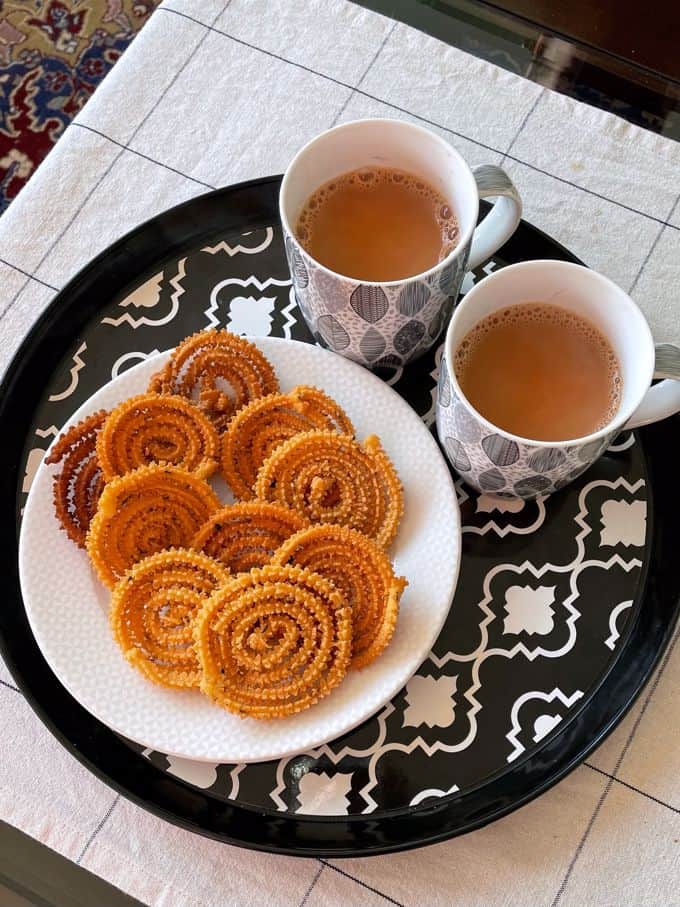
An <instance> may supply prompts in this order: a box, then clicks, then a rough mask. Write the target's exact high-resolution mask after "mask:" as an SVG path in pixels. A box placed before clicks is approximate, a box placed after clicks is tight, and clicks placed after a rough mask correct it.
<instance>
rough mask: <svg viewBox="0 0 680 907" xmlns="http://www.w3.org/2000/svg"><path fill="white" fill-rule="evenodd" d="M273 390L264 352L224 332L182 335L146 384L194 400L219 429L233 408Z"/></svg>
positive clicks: (274, 385) (275, 387) (271, 372)
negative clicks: (168, 357) (172, 350)
mask: <svg viewBox="0 0 680 907" xmlns="http://www.w3.org/2000/svg"><path fill="white" fill-rule="evenodd" d="M278 389H279V382H278V380H277V378H276V375H275V374H274V369H273V368H272V366H271V364H270V363H269V361H268V360H267V359H266V358H265V356H264V355H263V354H262V353H261V352H260V351H259V350H258V348H257V347H256V346H255V345H254V344H253V343H250V342H249V341H248V340H245V339H244V338H243V337H239V336H238V335H236V334H230V333H229V331H200V332H199V333H197V334H192V335H191V336H190V337H187V338H186V340H183V341H182V343H180V344H179V346H178V347H176V349H175V351H174V352H173V354H172V356H171V357H170V359H169V360H168V362H167V364H166V365H165V368H163V369H162V370H161V371H160V372H157V373H156V374H155V375H153V376H152V378H151V381H150V383H149V390H150V391H153V392H156V393H164V394H179V395H180V396H182V397H187V398H189V399H196V400H197V401H198V405H199V406H200V407H201V409H202V410H203V411H204V412H205V414H206V415H207V416H208V418H209V419H210V420H211V422H212V423H213V425H214V426H215V428H216V429H217V430H218V431H224V429H225V428H226V427H227V425H228V423H229V420H230V419H231V417H232V415H233V414H234V412H236V410H238V409H240V408H241V407H242V406H245V405H246V404H248V403H250V402H251V401H252V400H257V399H258V398H259V397H265V396H267V394H275V393H276V392H277V391H278Z"/></svg>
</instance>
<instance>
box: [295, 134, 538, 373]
mask: <svg viewBox="0 0 680 907" xmlns="http://www.w3.org/2000/svg"><path fill="white" fill-rule="evenodd" d="M366 166H378V167H394V168H398V169H400V170H405V171H408V172H410V173H413V174H415V175H417V176H420V177H421V178H423V179H424V180H427V182H429V183H430V184H431V185H433V186H434V187H435V188H436V189H437V190H439V192H441V194H442V195H443V196H444V197H445V198H446V199H448V200H449V201H450V203H451V205H452V206H453V209H454V211H455V214H456V217H457V220H458V226H459V230H460V238H459V240H458V243H457V245H456V246H455V247H454V249H453V250H452V251H451V252H450V253H449V254H448V255H447V256H446V258H444V259H442V261H440V262H439V263H438V264H436V265H435V266H434V267H432V268H430V269H429V270H428V271H424V272H423V273H422V274H414V275H413V276H411V277H409V278H407V279H405V280H391V281H380V282H378V281H368V280H363V281H362V280H353V279H352V278H351V277H349V276H346V275H342V274H336V273H335V272H334V271H331V270H329V269H328V268H326V267H324V266H323V265H322V264H320V263H319V262H318V261H315V260H314V259H313V258H312V257H311V256H310V255H308V253H307V252H306V251H305V250H304V249H303V247H302V246H301V245H300V243H299V242H298V240H297V239H296V237H295V224H296V223H297V219H298V217H299V214H300V211H301V209H302V206H303V205H304V203H305V202H306V201H307V199H308V198H309V196H310V195H311V194H312V193H313V192H314V191H315V190H316V189H318V188H319V186H321V185H323V184H324V183H325V182H327V181H328V180H330V179H333V178H334V177H336V176H339V175H340V174H342V173H347V172H348V171H351V170H357V169H359V168H361V167H366ZM491 196H494V197H497V201H496V203H495V204H494V206H493V208H492V210H491V211H490V212H489V214H488V215H487V217H486V218H485V219H484V220H483V221H482V223H481V224H480V225H479V226H478V227H476V224H477V215H478V212H479V199H480V198H486V197H491ZM279 208H280V213H281V222H282V224H283V232H284V238H285V244H286V255H287V257H288V264H289V267H290V271H291V276H292V280H293V285H294V287H295V295H296V298H297V302H298V306H299V307H300V310H301V312H302V314H303V315H304V318H305V321H306V322H307V325H308V326H309V329H310V331H311V332H312V333H313V334H314V337H315V338H316V340H317V342H318V343H320V344H322V345H323V346H326V347H329V348H330V349H331V350H333V351H334V352H336V353H340V354H341V355H343V356H346V357H348V358H349V359H353V360H354V361H355V362H360V363H361V364H362V365H365V366H366V367H368V368H380V367H389V368H395V367H398V366H401V365H404V364H405V363H406V362H410V361H411V360H412V359H415V358H417V357H418V356H420V355H422V353H424V352H425V351H426V350H427V349H429V348H430V347H431V346H432V344H433V343H434V342H435V341H436V339H437V337H438V336H439V334H440V333H441V330H442V328H443V326H444V323H445V322H446V320H447V319H448V317H449V315H450V314H451V311H452V310H453V306H454V303H455V301H456V298H457V296H458V292H459V290H460V286H461V283H462V282H463V277H464V276H465V272H466V270H468V269H470V268H473V267H476V266H477V265H478V264H480V263H481V262H483V261H485V260H486V259H487V258H489V257H490V256H491V255H492V254H493V253H494V252H495V251H496V249H498V248H499V247H500V246H502V245H503V243H504V242H505V241H506V240H507V239H508V238H509V237H510V236H511V235H512V234H513V233H514V231H515V229H516V228H517V224H518V223H519V220H520V217H521V214H522V204H521V201H520V197H519V195H518V193H517V190H516V189H515V187H514V185H513V184H512V182H511V180H510V178H509V177H508V176H507V175H506V174H505V172H504V171H503V170H501V168H500V167H495V166H490V165H489V166H482V167H477V168H475V170H474V171H471V170H470V168H469V167H468V165H467V164H466V163H465V161H464V160H463V158H462V157H461V156H460V154H458V152H457V151H455V150H454V149H453V148H452V147H451V146H450V145H449V144H448V143H447V142H445V141H444V139H441V138H439V136H436V135H434V134H433V133H432V132H429V131H428V130H427V129H423V128H422V127H420V126H414V125H413V124H411V123H406V122H403V121H401V120H388V119H371V120H357V121H355V122H351V123H345V124H343V125H342V126H336V127H335V128H333V129H329V130H327V131H326V132H323V133H321V135H319V136H317V137H316V138H315V139H312V141H311V142H309V143H308V144H307V145H305V146H304V148H302V149H301V150H300V151H299V152H298V153H297V155H296V156H295V157H294V158H293V160H292V161H291V163H290V165H289V166H288V169H287V170H286V172H285V174H284V177H283V182H282V183H281V193H280V196H279Z"/></svg>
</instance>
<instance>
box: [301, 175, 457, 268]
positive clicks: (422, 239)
mask: <svg viewBox="0 0 680 907" xmlns="http://www.w3.org/2000/svg"><path fill="white" fill-rule="evenodd" d="M295 234H296V236H297V239H298V240H299V242H300V243H301V245H302V246H303V247H304V249H305V250H306V251H307V252H308V253H309V254H310V255H311V256H312V258H314V259H316V261H318V262H320V263H321V264H322V265H325V266H326V267H327V268H330V270H332V271H335V272H337V273H338V274H343V275H344V276H346V277H353V278H355V279H357V280H374V281H386V280H400V279H402V278H406V277H412V276H413V275H414V274H420V273H421V272H422V271H427V270H428V269H429V268H431V267H433V266H434V265H436V264H437V262H439V261H441V260H442V259H443V258H445V257H446V256H447V255H448V254H449V252H450V251H451V250H452V249H453V248H454V246H455V245H456V242H457V240H458V223H457V221H456V217H455V214H454V212H453V208H452V207H451V205H450V204H449V202H448V201H447V199H445V198H444V197H443V196H442V195H441V193H439V192H438V191H437V190H436V189H435V188H434V187H433V186H431V185H430V184H429V183H427V182H426V181H425V180H423V179H420V177H417V176H414V175H413V174H411V173H407V172H405V171H403V170H396V169H394V168H389V167H364V168H362V169H360V170H352V171H351V172H349V173H344V174H342V175H341V176H338V177H336V178H335V179H332V180H330V181H329V182H327V183H324V185H322V186H320V187H319V188H318V189H317V190H316V191H315V192H314V193H313V194H312V195H311V196H310V197H309V198H308V199H307V201H306V202H305V204H304V206H303V208H302V212H301V214H300V216H299V218H298V221H297V225H296V228H295Z"/></svg>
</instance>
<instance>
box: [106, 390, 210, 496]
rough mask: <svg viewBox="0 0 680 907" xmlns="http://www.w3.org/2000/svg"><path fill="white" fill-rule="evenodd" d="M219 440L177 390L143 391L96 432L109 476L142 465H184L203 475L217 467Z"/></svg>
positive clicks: (198, 412) (206, 475)
mask: <svg viewBox="0 0 680 907" xmlns="http://www.w3.org/2000/svg"><path fill="white" fill-rule="evenodd" d="M218 450H219V441H218V437H217V432H216V431H215V428H214V426H213V424H212V422H210V420H209V419H208V418H207V417H206V416H205V415H204V414H203V413H202V412H201V411H200V410H199V409H198V407H196V406H194V404H193V403H191V402H190V401H189V400H187V399H186V398H184V397H180V396H178V395H167V396H166V395H161V394H140V395H139V396H137V397H130V399H129V400H125V401H124V402H123V403H121V404H120V405H119V406H117V407H116V408H115V409H114V410H112V411H111V413H110V414H109V416H108V418H107V420H106V422H105V423H104V426H103V427H102V430H101V431H100V432H99V434H98V436H97V457H98V459H99V463H100V466H101V470H102V473H103V474H104V478H105V479H106V481H108V480H109V479H112V478H114V477H115V476H122V475H125V473H126V472H132V470H133V469H137V468H138V467H139V466H148V465H149V464H150V463H163V464H169V465H172V466H181V467H182V468H183V469H186V470H187V471H188V472H193V473H195V474H196V475H197V476H199V477H200V478H203V479H205V478H207V477H208V476H210V475H212V473H213V472H215V470H216V469H217V457H218V456H219V454H218Z"/></svg>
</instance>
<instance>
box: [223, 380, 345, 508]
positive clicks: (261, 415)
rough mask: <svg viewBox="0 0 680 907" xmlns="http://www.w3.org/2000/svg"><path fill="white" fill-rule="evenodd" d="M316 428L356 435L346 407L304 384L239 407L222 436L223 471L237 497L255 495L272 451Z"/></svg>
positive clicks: (246, 497) (245, 498) (243, 498)
mask: <svg viewBox="0 0 680 907" xmlns="http://www.w3.org/2000/svg"><path fill="white" fill-rule="evenodd" d="M312 429H325V430H327V431H337V432H340V433H342V434H347V435H353V434H354V427H353V425H352V423H351V422H350V420H349V419H348V418H347V415H346V414H345V412H344V411H343V409H342V407H340V406H339V405H338V404H337V403H336V402H335V400H332V399H331V398H330V397H329V396H328V395H327V394H324V392H323V391H320V390H318V389H317V388H315V387H307V386H305V385H300V386H298V387H295V388H293V390H292V391H291V392H290V393H288V394H272V395H270V396H268V397H263V398H262V399H260V400H254V401H253V402H252V403H250V404H249V405H248V406H245V407H244V408H243V409H241V410H239V412H238V413H236V415H235V416H234V418H233V419H232V420H231V422H230V423H229V427H228V428H227V430H226V432H225V433H224V436H223V439H222V474H223V476H224V478H225V481H226V482H227V484H228V485H229V486H230V487H231V489H232V491H233V492H234V494H235V495H236V497H238V498H241V499H242V500H248V499H250V498H252V497H253V485H254V484H255V480H256V478H257V473H258V471H259V469H260V467H261V466H262V464H263V463H264V461H265V460H266V459H267V457H269V455H270V454H271V453H272V451H273V450H274V449H275V448H276V447H278V446H279V445H280V444H282V443H283V442H284V441H287V440H288V439H289V438H292V437H293V436H294V435H297V434H299V433H300V432H306V431H310V430H312Z"/></svg>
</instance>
